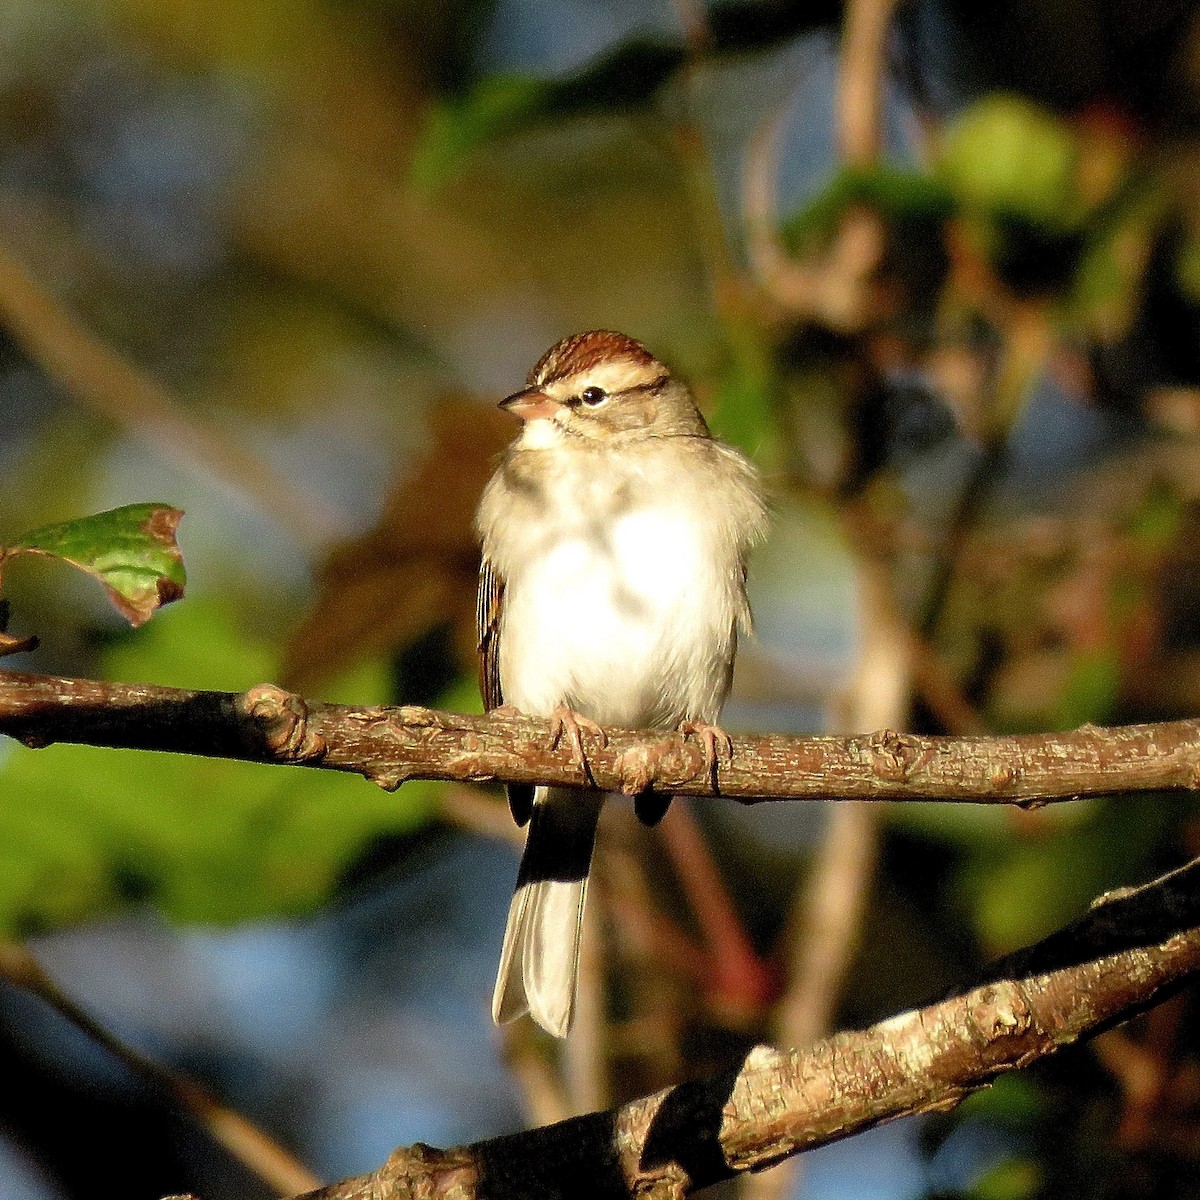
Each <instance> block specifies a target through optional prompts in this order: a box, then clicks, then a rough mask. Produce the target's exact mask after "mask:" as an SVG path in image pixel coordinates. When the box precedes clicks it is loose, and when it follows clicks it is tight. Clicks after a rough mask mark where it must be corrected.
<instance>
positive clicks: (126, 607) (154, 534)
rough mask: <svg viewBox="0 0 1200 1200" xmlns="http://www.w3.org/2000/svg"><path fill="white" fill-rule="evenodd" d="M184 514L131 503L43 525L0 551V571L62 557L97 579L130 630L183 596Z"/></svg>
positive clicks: (162, 505) (154, 505) (0, 547)
mask: <svg viewBox="0 0 1200 1200" xmlns="http://www.w3.org/2000/svg"><path fill="white" fill-rule="evenodd" d="M182 516H183V513H182V512H181V511H180V510H179V509H177V508H172V507H170V506H169V505H166V504H128V505H126V506H125V507H124V508H114V509H111V510H110V511H108V512H102V513H97V514H96V515H95V516H91V517H81V518H80V519H79V520H77V521H63V522H61V523H59V524H57V525H43V526H42V527H41V528H40V529H35V530H33V532H32V533H27V534H25V535H24V537H20V538H18V539H17V540H16V541H14V542H11V543H9V545H7V546H0V568H2V567H3V565H4V563H5V562H6V561H7V560H8V559H11V558H15V557H16V556H17V555H20V554H38V555H44V556H46V557H47V558H58V559H61V560H62V561H63V562H66V563H70V564H71V566H73V567H78V568H79V569H80V570H81V571H86V572H87V573H88V574H89V575H94V576H95V577H96V578H97V579H99V580H100V582H101V583H102V584H103V585H104V589H105V591H106V592H107V593H108V598H109V599H110V600H111V601H112V602H113V604H114V605H115V606H116V608H117V610H118V611H119V612H120V613H121V614H122V615H123V616H124V617H125V618H126V619H127V620H128V621H129V623H130V624H131V625H141V624H142V623H143V622H144V621H148V620H149V619H150V617H151V616H152V615H153V614H154V612H155V610H156V609H158V608H159V607H160V606H161V605H163V604H169V603H170V602H171V601H172V600H178V599H179V598H180V597H181V596H182V595H183V589H184V585H185V583H186V582H187V575H186V573H185V571H184V568H183V556H182V555H181V554H180V552H179V546H178V544H177V543H176V541H175V530H176V529H177V528H178V526H179V521H180V518H181V517H182Z"/></svg>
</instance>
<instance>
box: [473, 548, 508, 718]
mask: <svg viewBox="0 0 1200 1200" xmlns="http://www.w3.org/2000/svg"><path fill="white" fill-rule="evenodd" d="M503 604H504V581H503V580H502V579H501V578H500V576H499V575H497V574H496V568H495V567H493V566H492V564H491V563H490V562H489V561H488V560H487V559H486V558H485V559H484V560H483V561H482V562H481V563H480V564H479V591H478V593H477V596H476V602H475V632H476V635H477V637H478V644H479V692H480V695H482V696H483V708H484V711H485V712H491V711H492V709H493V708H499V707H500V705H501V704H503V703H504V696H503V694H502V693H501V691H500V613H501V610H502V606H503Z"/></svg>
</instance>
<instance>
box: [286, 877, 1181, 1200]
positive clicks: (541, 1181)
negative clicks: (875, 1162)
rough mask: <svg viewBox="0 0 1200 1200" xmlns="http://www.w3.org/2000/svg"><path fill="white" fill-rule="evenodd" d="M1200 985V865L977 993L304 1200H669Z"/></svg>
mask: <svg viewBox="0 0 1200 1200" xmlns="http://www.w3.org/2000/svg"><path fill="white" fill-rule="evenodd" d="M1198 970H1200V860H1197V861H1195V862H1193V863H1190V864H1189V865H1188V866H1186V867H1183V868H1181V869H1179V870H1177V871H1174V872H1172V873H1171V874H1169V875H1166V876H1163V877H1162V878H1161V879H1158V880H1155V881H1154V882H1153V883H1151V884H1148V885H1146V886H1145V887H1142V888H1137V889H1127V890H1124V891H1122V892H1120V893H1114V894H1112V895H1110V896H1106V897H1102V898H1101V900H1099V901H1097V902H1096V903H1095V904H1093V906H1092V908H1091V909H1090V911H1089V912H1088V913H1087V914H1086V915H1085V916H1083V917H1082V918H1080V919H1079V920H1078V921H1076V922H1074V923H1073V924H1071V925H1069V926H1067V927H1066V928H1065V929H1062V930H1060V931H1059V932H1058V933H1055V934H1053V935H1051V936H1050V937H1049V938H1047V939H1045V940H1044V941H1042V942H1039V943H1038V944H1037V945H1035V946H1032V947H1029V948H1027V949H1025V950H1022V951H1020V952H1018V953H1017V954H1014V955H1010V956H1009V957H1007V958H1005V959H1002V960H1000V961H999V962H997V963H995V964H993V965H992V967H991V968H989V969H988V970H987V971H986V972H985V973H984V975H983V976H982V977H981V978H980V979H979V980H978V981H977V984H976V986H974V987H973V988H971V989H970V990H968V991H965V992H963V993H962V994H960V995H955V996H951V997H950V998H948V999H944V1000H940V1001H938V1002H936V1003H933V1004H929V1005H927V1006H925V1007H923V1008H919V1009H913V1010H911V1011H908V1012H904V1013H901V1014H899V1015H898V1016H895V1017H892V1018H890V1019H889V1020H886V1021H882V1022H880V1023H879V1024H878V1025H875V1026H872V1027H871V1028H870V1029H866V1030H863V1031H861V1032H857V1033H839V1034H837V1035H835V1036H834V1037H830V1038H827V1039H825V1040H824V1041H821V1042H818V1043H816V1044H815V1045H813V1046H811V1047H809V1048H807V1049H803V1050H791V1051H779V1050H774V1049H771V1048H770V1047H767V1046H757V1047H755V1048H754V1049H753V1050H752V1051H751V1052H750V1053H749V1054H748V1055H747V1056H746V1058H745V1060H744V1061H743V1062H742V1065H741V1066H740V1067H739V1068H738V1069H737V1070H736V1071H731V1072H729V1073H727V1074H725V1075H720V1076H717V1077H715V1078H712V1079H708V1080H702V1081H697V1082H692V1083H684V1084H680V1085H678V1086H676V1087H673V1088H670V1089H668V1090H666V1091H663V1092H659V1093H658V1094H657V1095H654V1096H647V1097H643V1098H641V1099H638V1100H635V1101H633V1102H631V1103H629V1104H626V1105H623V1106H622V1107H620V1108H617V1109H612V1110H610V1111H608V1112H602V1113H591V1114H589V1115H587V1116H584V1117H576V1118H573V1119H571V1120H568V1121H563V1122H559V1123H558V1124H555V1125H550V1126H546V1127H544V1128H541V1129H535V1130H531V1131H529V1132H526V1133H518V1134H512V1135H509V1136H507V1137H500V1138H494V1139H491V1140H488V1141H485V1142H479V1143H476V1144H474V1145H471V1146H463V1147H458V1148H456V1149H453V1150H448V1151H439V1150H434V1149H431V1148H430V1147H428V1146H422V1145H417V1146H414V1147H412V1148H402V1149H399V1150H396V1151H395V1152H394V1153H393V1154H392V1155H391V1157H390V1158H389V1159H388V1161H387V1162H386V1163H385V1164H384V1165H383V1166H382V1167H381V1168H380V1169H379V1170H378V1171H375V1172H372V1173H371V1174H369V1175H363V1176H359V1177H356V1178H353V1179H347V1180H343V1181H341V1182H340V1183H336V1184H333V1185H331V1186H329V1187H326V1188H323V1189H321V1190H319V1191H316V1192H312V1193H309V1200H360V1198H361V1200H366V1198H367V1197H371V1198H377V1197H380V1196H387V1197H392V1198H394V1200H406V1198H407V1197H410V1196H411V1197H415V1196H418V1195H419V1196H421V1197H423V1198H424V1200H431V1198H435V1197H446V1198H450V1197H453V1198H454V1200H469V1198H471V1197H489V1198H490V1200H503V1198H504V1197H516V1196H521V1197H552V1196H564V1195H586V1196H589V1197H597V1198H598V1197H626V1196H635V1195H636V1196H639V1197H681V1196H684V1195H686V1194H688V1193H689V1192H691V1191H693V1190H695V1189H696V1188H700V1187H705V1186H707V1185H709V1184H712V1183H715V1182H717V1181H718V1180H721V1179H725V1178H728V1177H730V1176H732V1175H735V1174H737V1173H739V1172H742V1171H748V1170H755V1169H758V1168H762V1167H765V1166H769V1165H770V1164H772V1163H775V1162H778V1161H779V1160H781V1159H783V1158H785V1157H787V1156H789V1155H792V1154H796V1153H798V1152H800V1151H802V1150H809V1149H812V1148H814V1147H816V1146H820V1145H824V1144H826V1143H827V1142H831V1141H835V1140H837V1139H840V1138H843V1137H847V1136H849V1135H850V1134H853V1133H858V1132H860V1131H862V1130H864V1129H868V1128H870V1127H872V1126H875V1125H878V1124H881V1123H882V1122H884V1121H890V1120H893V1119H894V1118H896V1117H900V1116H907V1115H911V1114H914V1113H924V1112H933V1111H941V1110H945V1109H949V1108H952V1107H954V1106H955V1105H956V1104H958V1103H959V1101H961V1100H962V1099H963V1098H964V1097H965V1096H967V1095H968V1094H969V1093H971V1092H973V1091H976V1090H978V1089H979V1088H982V1087H986V1086H987V1085H988V1084H989V1083H990V1082H991V1081H992V1080H993V1079H995V1077H996V1076H997V1075H999V1074H1001V1073H1003V1072H1005V1071H1009V1070H1012V1069H1014V1068H1017V1067H1024V1066H1027V1065H1029V1064H1030V1063H1032V1062H1035V1061H1036V1060H1038V1059H1040V1058H1043V1057H1045V1056H1046V1055H1049V1054H1052V1053H1054V1052H1055V1051H1057V1050H1060V1049H1062V1048H1063V1047H1064V1046H1068V1045H1071V1044H1072V1043H1074V1042H1076V1041H1078V1040H1079V1039H1081V1038H1084V1037H1089V1036H1091V1035H1093V1034H1095V1033H1098V1032H1100V1031H1101V1030H1103V1029H1106V1028H1109V1027H1110V1026H1112V1025H1114V1024H1117V1023H1118V1022H1120V1021H1124V1020H1126V1019H1128V1018H1129V1017H1131V1016H1133V1015H1135V1014H1136V1013H1137V1012H1140V1011H1142V1010H1143V1009H1145V1008H1146V1007H1148V1006H1149V1005H1151V1004H1153V1003H1154V1002H1155V1001H1156V1000H1158V999H1161V998H1162V997H1163V995H1164V993H1165V992H1166V991H1167V990H1168V989H1172V988H1175V987H1178V986H1179V985H1180V984H1181V983H1182V982H1184V981H1185V980H1186V979H1187V978H1188V977H1189V976H1190V975H1192V974H1193V973H1195V972H1197V971H1198Z"/></svg>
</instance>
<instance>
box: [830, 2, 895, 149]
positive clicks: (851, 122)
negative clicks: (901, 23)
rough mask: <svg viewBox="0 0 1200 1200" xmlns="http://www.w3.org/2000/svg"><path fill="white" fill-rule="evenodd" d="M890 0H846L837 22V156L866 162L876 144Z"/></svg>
mask: <svg viewBox="0 0 1200 1200" xmlns="http://www.w3.org/2000/svg"><path fill="white" fill-rule="evenodd" d="M895 7H896V0H850V3H848V4H847V5H846V16H845V18H844V20H843V23H842V50H841V56H840V59H839V64H840V70H839V71H838V89H837V97H836V100H835V103H834V112H835V113H836V118H837V145H838V152H839V154H840V155H841V159H842V161H843V162H845V163H847V164H848V165H850V166H869V165H870V164H872V163H874V162H875V160H876V159H877V158H878V157H879V152H880V150H881V149H882V142H883V138H882V124H883V98H884V91H885V88H886V84H887V70H886V65H887V45H888V30H889V28H890V27H891V22H892V12H893V10H894V9H895Z"/></svg>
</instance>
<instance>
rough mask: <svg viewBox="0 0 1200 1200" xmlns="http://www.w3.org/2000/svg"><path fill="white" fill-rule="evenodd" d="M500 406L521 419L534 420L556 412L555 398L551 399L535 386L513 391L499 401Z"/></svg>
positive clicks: (551, 415)
mask: <svg viewBox="0 0 1200 1200" xmlns="http://www.w3.org/2000/svg"><path fill="white" fill-rule="evenodd" d="M500 407H501V408H502V409H504V411H505V412H510V413H512V414H513V416H514V417H520V418H521V420H522V421H536V420H538V419H539V418H544V417H553V416H554V414H555V413H556V412H558V409H559V404H558V401H557V400H553V399H551V398H550V397H549V396H547V395H546V393H545V392H543V391H540V390H539V389H538V388H535V387H527V388H525V389H524V390H523V391H520V392H514V393H513V394H512V395H511V396H506V397H505V398H504V399H503V400H501V401H500Z"/></svg>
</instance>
